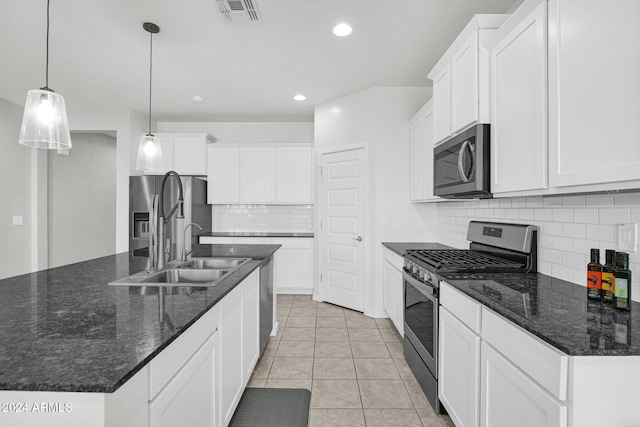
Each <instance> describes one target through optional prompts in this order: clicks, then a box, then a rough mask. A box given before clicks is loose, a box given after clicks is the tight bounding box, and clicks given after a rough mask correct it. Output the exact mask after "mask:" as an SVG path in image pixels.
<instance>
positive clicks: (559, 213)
mask: <svg viewBox="0 0 640 427" xmlns="http://www.w3.org/2000/svg"><path fill="white" fill-rule="evenodd" d="M553 221H555V222H573V209H569V208H563V209H554V210H553Z"/></svg>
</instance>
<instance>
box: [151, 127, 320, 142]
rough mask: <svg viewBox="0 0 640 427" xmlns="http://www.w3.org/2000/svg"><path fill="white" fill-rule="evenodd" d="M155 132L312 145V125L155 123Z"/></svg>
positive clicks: (231, 139)
mask: <svg viewBox="0 0 640 427" xmlns="http://www.w3.org/2000/svg"><path fill="white" fill-rule="evenodd" d="M158 132H205V133H209V134H210V135H213V136H215V137H216V138H217V142H221V143H251V144H252V143H265V144H279V143H304V144H311V143H313V123H293V122H292V123H268V122H265V123H260V122H158Z"/></svg>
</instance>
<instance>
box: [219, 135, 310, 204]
mask: <svg viewBox="0 0 640 427" xmlns="http://www.w3.org/2000/svg"><path fill="white" fill-rule="evenodd" d="M207 161H208V165H207V167H208V171H209V173H208V177H209V183H208V193H209V198H208V203H210V204H235V203H254V204H312V203H313V193H312V188H313V148H312V147H311V146H309V145H303V146H298V145H296V146H295V147H284V146H273V145H264V146H242V145H233V146H232V145H230V144H229V145H224V144H214V145H212V146H210V147H209V151H208V159H207Z"/></svg>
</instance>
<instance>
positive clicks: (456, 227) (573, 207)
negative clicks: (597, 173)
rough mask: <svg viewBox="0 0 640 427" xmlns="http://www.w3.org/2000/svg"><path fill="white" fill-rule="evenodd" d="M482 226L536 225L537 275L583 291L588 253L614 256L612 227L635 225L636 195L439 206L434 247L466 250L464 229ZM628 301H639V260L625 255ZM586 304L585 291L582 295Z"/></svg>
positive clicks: (639, 213)
mask: <svg viewBox="0 0 640 427" xmlns="http://www.w3.org/2000/svg"><path fill="white" fill-rule="evenodd" d="M472 219H478V220H482V221H485V220H486V221H497V222H512V223H526V224H533V225H537V226H538V228H539V230H540V233H539V235H538V271H539V272H541V273H544V274H547V275H550V276H553V277H557V278H559V279H563V280H567V281H569V282H573V283H577V284H579V285H582V286H586V266H587V263H588V262H589V250H590V249H591V248H599V249H600V261H601V262H602V263H604V260H605V254H604V251H605V250H606V249H614V250H617V246H616V242H617V235H616V224H617V223H620V222H634V223H639V222H640V192H635V193H623V194H615V195H613V194H594V195H573V196H553V197H517V198H506V199H493V200H472V201H464V202H463V201H459V202H442V203H438V241H439V242H440V243H444V244H447V245H451V246H454V247H457V248H467V247H468V246H469V242H467V241H466V232H467V225H468V224H469V221H470V220H472ZM629 263H630V267H629V268H630V269H631V271H632V272H633V273H634V274H633V275H632V278H633V288H632V292H631V297H632V299H633V300H635V301H640V254H639V253H630V256H629ZM585 301H586V289H585Z"/></svg>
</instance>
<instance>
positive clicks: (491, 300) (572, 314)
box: [439, 273, 640, 427]
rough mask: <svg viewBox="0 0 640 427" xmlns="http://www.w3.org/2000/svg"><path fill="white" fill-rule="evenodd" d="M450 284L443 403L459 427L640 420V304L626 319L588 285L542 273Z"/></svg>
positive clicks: (578, 426)
mask: <svg viewBox="0 0 640 427" xmlns="http://www.w3.org/2000/svg"><path fill="white" fill-rule="evenodd" d="M443 276H444V277H443V281H442V282H441V286H440V288H441V296H442V299H441V303H442V306H441V312H442V317H441V319H442V320H441V322H440V357H441V359H440V367H439V398H440V400H441V402H442V403H443V405H444V406H445V408H446V409H447V411H448V412H449V413H450V414H451V418H452V420H454V422H455V423H456V425H457V426H458V427H461V426H467V425H480V426H485V427H502V426H513V425H518V426H520V425H522V426H562V427H564V426H571V427H596V426H603V425H606V426H611V427H617V426H620V427H623V426H628V425H634V424H637V422H638V420H640V408H638V406H637V405H636V403H635V401H636V396H635V393H634V391H633V389H634V387H636V384H638V382H639V381H640V331H639V330H638V328H637V325H638V324H640V313H639V314H635V313H638V310H640V304H637V303H634V307H633V308H632V312H631V313H629V312H620V311H617V310H615V309H613V308H612V307H611V306H608V305H602V304H601V303H600V302H595V303H593V302H591V301H587V298H586V295H585V291H584V287H582V286H578V285H575V284H572V283H568V282H565V281H562V280H559V279H553V278H551V277H548V276H545V275H542V274H536V273H533V274H508V273H495V274H483V275H468V276H466V275H462V276H460V275H457V276H456V275H454V274H452V275H447V274H444V275H443ZM635 305H638V306H637V307H636V306H635ZM461 307H462V309H461ZM633 309H635V310H633ZM474 313H475V314H474ZM473 325H476V326H473ZM474 335H475V336H476V337H477V340H474V339H473V337H474ZM447 336H449V339H448V340H447ZM451 337H456V338H458V339H455V340H452V339H451ZM477 344H480V349H479V352H476V351H475V349H476V348H477ZM465 346H466V347H467V349H466V350H465V351H464V353H465V354H464V355H461V354H459V353H460V352H462V348H463V347H465ZM453 363H458V364H460V366H461V367H462V368H461V369H462V370H463V371H465V372H467V373H466V374H465V375H462V378H461V377H460V372H459V371H456V370H455V369H453ZM448 366H449V367H450V369H447V367H448ZM477 366H479V374H480V381H479V383H475V382H474V379H477V376H478V369H474V367H477ZM461 384H464V385H461ZM458 386H460V387H463V388H464V393H462V394H456V393H455V390H457V389H458ZM476 392H477V394H475V393H476ZM474 396H475V397H474ZM596 397H597V398H596ZM594 400H595V401H596V402H595V403H594ZM612 408H622V409H621V410H619V411H618V410H612Z"/></svg>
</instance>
